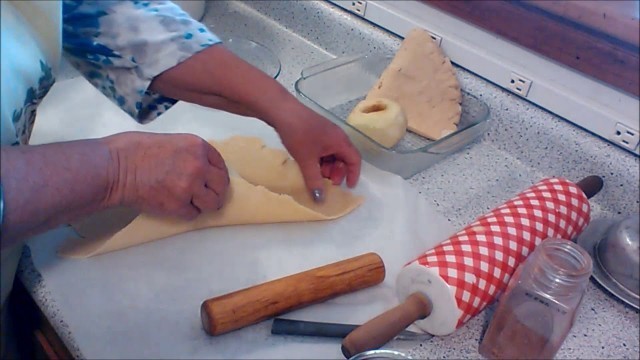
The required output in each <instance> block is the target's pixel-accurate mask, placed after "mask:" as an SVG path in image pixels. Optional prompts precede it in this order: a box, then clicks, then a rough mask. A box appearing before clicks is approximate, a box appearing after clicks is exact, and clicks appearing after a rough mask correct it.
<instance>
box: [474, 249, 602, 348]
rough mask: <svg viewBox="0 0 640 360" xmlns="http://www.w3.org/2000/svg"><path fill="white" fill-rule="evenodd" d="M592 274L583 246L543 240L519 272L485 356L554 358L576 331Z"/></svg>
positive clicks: (501, 303) (498, 311) (504, 300)
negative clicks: (579, 307)
mask: <svg viewBox="0 0 640 360" xmlns="http://www.w3.org/2000/svg"><path fill="white" fill-rule="evenodd" d="M591 269H592V264H591V257H589V255H588V254H587V253H586V252H585V251H584V250H583V249H582V248H581V247H580V246H578V245H576V244H574V243H573V242H571V241H567V240H560V239H547V240H545V241H543V242H542V243H541V244H540V245H538V247H537V248H536V249H535V250H534V251H533V253H531V255H530V256H529V257H528V258H527V259H526V260H525V261H524V262H523V263H522V264H521V265H520V266H519V267H518V268H517V269H516V271H515V272H514V274H513V277H512V278H511V280H510V282H509V285H508V286H507V289H506V291H505V293H504V295H502V297H501V298H500V299H499V303H498V307H497V309H496V312H495V314H494V315H493V318H492V319H491V323H490V324H489V328H488V329H487V331H486V332H485V335H484V339H483V340H482V343H481V344H480V349H479V350H480V354H481V355H482V356H484V357H486V358H489V359H505V358H506V359H532V358H534V359H535V358H544V359H550V358H553V356H554V355H555V354H556V352H557V351H558V349H560V346H561V345H562V342H563V341H564V339H565V338H566V337H567V335H568V333H569V330H571V327H572V326H573V322H574V320H575V317H576V310H577V309H578V306H579V304H580V301H581V300H582V297H583V295H584V290H585V288H586V285H587V283H588V280H589V277H590V276H591Z"/></svg>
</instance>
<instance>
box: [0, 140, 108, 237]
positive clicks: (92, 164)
mask: <svg viewBox="0 0 640 360" xmlns="http://www.w3.org/2000/svg"><path fill="white" fill-rule="evenodd" d="M1 154H2V155H1V159H0V161H1V162H2V173H1V174H0V177H1V181H2V187H3V195H4V219H3V222H2V248H3V249H5V248H7V247H8V246H11V245H13V244H15V243H16V242H17V241H19V240H20V239H22V238H24V237H26V236H29V235H32V234H35V233H37V232H39V231H42V230H44V229H48V228H51V227H53V226H56V225H59V224H62V223H64V222H65V221H69V220H71V219H74V218H76V217H78V216H81V215H84V214H89V213H91V212H93V211H96V210H100V209H102V208H104V207H106V206H107V205H108V199H109V190H110V184H111V181H110V179H111V178H112V177H113V176H114V172H115V169H114V168H113V166H112V165H111V161H110V155H109V149H108V147H107V146H106V145H105V144H104V143H103V142H101V141H100V140H84V141H73V142H67V143H56V144H48V145H39V146H12V147H9V146H3V147H2V149H1Z"/></svg>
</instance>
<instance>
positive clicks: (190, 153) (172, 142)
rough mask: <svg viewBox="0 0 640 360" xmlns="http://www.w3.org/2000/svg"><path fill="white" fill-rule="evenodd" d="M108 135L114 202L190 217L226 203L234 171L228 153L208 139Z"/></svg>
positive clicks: (184, 136) (150, 134)
mask: <svg viewBox="0 0 640 360" xmlns="http://www.w3.org/2000/svg"><path fill="white" fill-rule="evenodd" d="M102 140H103V141H104V142H105V143H106V144H107V146H108V148H109V152H110V154H111V166H110V167H109V169H110V179H111V186H110V192H109V195H108V197H109V200H108V201H109V202H110V203H112V204H123V205H127V206H131V207H133V208H136V209H138V210H141V211H144V212H147V213H151V214H156V215H167V216H177V217H181V218H184V219H193V218H195V217H196V216H198V215H199V214H200V213H201V212H203V211H208V210H217V209H220V208H221V207H222V205H223V204H224V201H225V195H226V192H227V188H228V186H229V174H228V172H227V168H226V166H225V163H224V160H223V159H222V156H221V155H220V154H219V153H218V151H217V150H216V149H215V148H213V146H211V145H210V144H209V143H207V142H206V141H205V140H203V139H201V138H199V137H197V136H195V135H189V134H153V133H143V132H128V133H122V134H117V135H112V136H109V137H106V138H104V139H102Z"/></svg>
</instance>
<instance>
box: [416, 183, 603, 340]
mask: <svg viewBox="0 0 640 360" xmlns="http://www.w3.org/2000/svg"><path fill="white" fill-rule="evenodd" d="M589 214H590V206H589V200H588V199H587V197H586V196H585V195H584V193H583V192H582V190H581V189H580V188H579V187H578V186H577V185H575V184H574V183H572V182H570V181H567V180H565V179H561V178H551V179H545V180H542V181H541V182H539V183H537V184H535V185H534V186H532V187H531V188H529V189H527V190H526V191H524V192H522V193H520V194H519V195H517V196H516V197H514V198H512V199H511V200H509V201H507V202H506V203H505V204H503V205H502V206H500V207H498V208H496V209H494V210H493V211H491V212H490V213H488V214H486V215H484V216H482V217H480V218H478V219H477V220H476V221H475V222H474V223H472V224H471V225H469V226H467V227H466V228H464V229H463V230H462V231H460V232H458V233H456V234H454V235H453V236H451V237H450V238H449V239H447V240H445V241H444V242H443V243H441V244H439V245H438V246H436V247H435V248H433V249H432V250H429V251H427V252H426V253H424V254H422V255H421V256H420V257H419V258H418V259H416V260H414V261H412V262H411V263H413V262H417V263H419V264H420V265H423V266H425V267H429V268H435V269H437V270H438V273H439V275H440V277H442V279H443V280H444V281H445V282H447V284H449V285H450V286H452V287H453V288H454V289H455V298H456V301H457V306H458V308H459V309H460V310H461V311H462V315H461V316H460V318H459V319H458V323H457V325H456V328H459V327H460V326H462V325H463V324H464V323H465V322H466V321H467V320H469V319H470V318H471V317H473V316H475V315H477V314H478V313H479V312H480V311H482V310H483V309H484V308H485V306H487V305H488V304H490V303H491V302H492V301H493V300H494V299H495V297H496V296H497V295H498V294H500V293H501V292H502V290H504V288H505V287H506V285H507V283H508V282H509V279H510V278H511V275H513V272H514V271H515V269H516V268H517V267H518V265H519V264H520V263H521V262H522V261H523V260H524V259H525V258H526V257H527V255H528V254H530V253H531V252H532V251H533V250H534V248H535V247H536V246H537V245H538V244H540V242H542V241H543V240H545V239H547V238H561V239H567V240H571V239H573V238H575V237H576V236H578V235H579V234H580V233H581V232H582V230H584V228H585V227H586V226H587V225H588V223H589V220H590V216H589Z"/></svg>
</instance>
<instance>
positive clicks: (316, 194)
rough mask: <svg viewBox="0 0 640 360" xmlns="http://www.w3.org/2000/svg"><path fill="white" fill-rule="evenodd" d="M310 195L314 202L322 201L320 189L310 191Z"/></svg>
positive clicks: (322, 194) (322, 195) (322, 196)
mask: <svg viewBox="0 0 640 360" xmlns="http://www.w3.org/2000/svg"><path fill="white" fill-rule="evenodd" d="M311 196H313V201H315V202H323V201H324V193H323V192H322V189H315V190H313V191H312V192H311Z"/></svg>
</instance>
